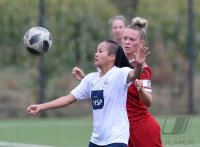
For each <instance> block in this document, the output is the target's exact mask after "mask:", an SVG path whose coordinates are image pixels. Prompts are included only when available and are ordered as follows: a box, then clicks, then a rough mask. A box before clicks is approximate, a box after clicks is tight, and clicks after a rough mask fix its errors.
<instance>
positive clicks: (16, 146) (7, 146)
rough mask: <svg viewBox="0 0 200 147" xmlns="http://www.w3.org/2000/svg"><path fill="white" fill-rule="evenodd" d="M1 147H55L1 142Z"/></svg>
mask: <svg viewBox="0 0 200 147" xmlns="http://www.w3.org/2000/svg"><path fill="white" fill-rule="evenodd" d="M1 146H3V147H55V146H47V145H38V144H25V143H16V142H6V141H0V147H1Z"/></svg>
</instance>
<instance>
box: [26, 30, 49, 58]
mask: <svg viewBox="0 0 200 147" xmlns="http://www.w3.org/2000/svg"><path fill="white" fill-rule="evenodd" d="M23 42H24V46H25V47H26V49H27V50H28V51H29V52H30V53H31V54H33V55H37V56H41V55H43V54H45V53H47V52H48V51H49V49H50V48H51V46H52V36H51V33H50V32H49V31H48V30H47V29H45V28H43V27H33V28H30V29H29V30H28V31H27V32H26V33H25V35H24V38H23Z"/></svg>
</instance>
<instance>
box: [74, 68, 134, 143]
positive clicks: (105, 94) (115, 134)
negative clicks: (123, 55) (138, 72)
mask: <svg viewBox="0 0 200 147" xmlns="http://www.w3.org/2000/svg"><path fill="white" fill-rule="evenodd" d="M130 70H131V68H128V67H124V68H118V67H115V66H114V67H113V68H112V69H110V70H109V71H108V72H107V73H106V74H105V75H104V76H103V77H100V71H98V72H94V73H90V74H88V75H87V76H86V77H85V78H84V79H83V80H82V81H81V83H80V84H79V85H78V86H77V87H76V88H75V89H74V90H72V92H71V94H72V95H73V96H75V98H76V99H77V100H81V99H85V98H88V97H89V98H91V103H92V108H93V133H92V137H91V140H90V141H91V142H92V143H94V144H97V145H108V144H111V143H125V144H128V139H129V121H128V117H127V111H126V99H127V90H128V86H129V84H127V82H126V81H127V76H128V73H129V71H130Z"/></svg>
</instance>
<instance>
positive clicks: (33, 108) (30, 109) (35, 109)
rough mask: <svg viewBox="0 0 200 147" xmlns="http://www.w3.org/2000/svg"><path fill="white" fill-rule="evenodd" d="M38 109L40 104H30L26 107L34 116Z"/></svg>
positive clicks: (39, 109)
mask: <svg viewBox="0 0 200 147" xmlns="http://www.w3.org/2000/svg"><path fill="white" fill-rule="evenodd" d="M40 111H41V107H40V105H30V106H29V107H28V108H27V112H28V113H29V114H30V115H34V116H36V115H37V114H38V113H39V112H40Z"/></svg>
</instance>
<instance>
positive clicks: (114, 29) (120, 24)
mask: <svg viewBox="0 0 200 147" xmlns="http://www.w3.org/2000/svg"><path fill="white" fill-rule="evenodd" d="M108 24H109V28H110V34H111V36H112V38H113V40H114V41H116V42H117V43H118V44H120V45H121V46H122V38H123V32H124V29H125V28H126V19H125V17H124V16H122V15H116V16H113V17H111V18H110V20H109V21H108Z"/></svg>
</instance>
